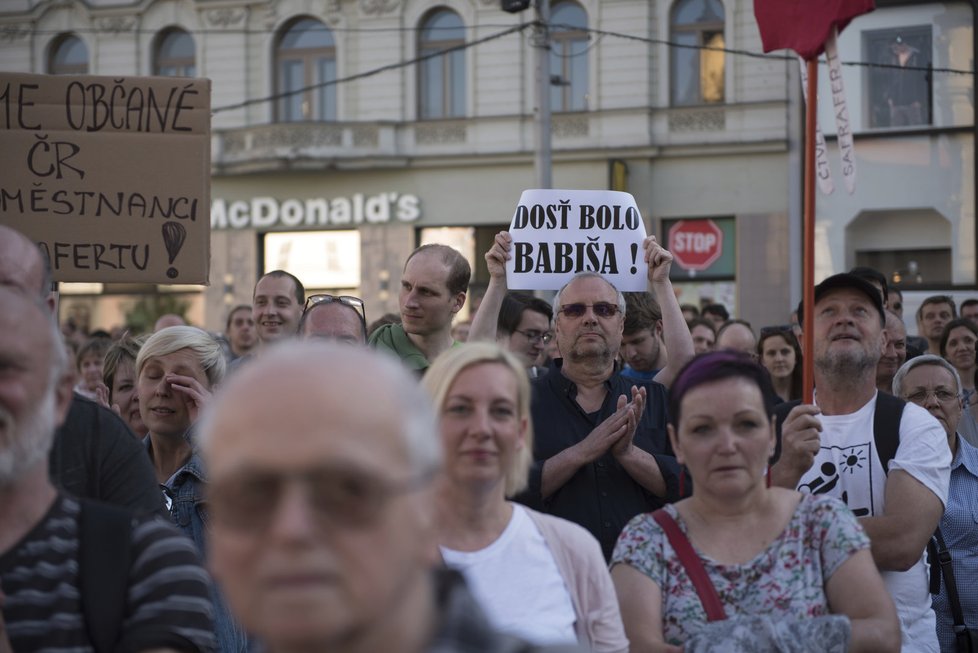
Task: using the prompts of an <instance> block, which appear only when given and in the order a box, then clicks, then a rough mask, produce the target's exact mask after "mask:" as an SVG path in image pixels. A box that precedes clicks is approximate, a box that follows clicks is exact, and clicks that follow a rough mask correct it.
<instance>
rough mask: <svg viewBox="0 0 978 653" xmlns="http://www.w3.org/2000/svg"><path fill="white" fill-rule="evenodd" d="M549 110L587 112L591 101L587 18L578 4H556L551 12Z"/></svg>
mask: <svg viewBox="0 0 978 653" xmlns="http://www.w3.org/2000/svg"><path fill="white" fill-rule="evenodd" d="M550 24H551V25H553V26H554V27H553V29H552V30H551V32H550V36H551V41H552V45H551V49H550V75H551V77H552V78H553V79H554V80H555V81H554V84H553V85H552V86H551V87H550V108H551V110H553V111H584V110H586V109H587V101H588V66H587V57H588V54H587V53H588V33H587V14H586V13H585V12H584V9H583V8H582V7H581V6H580V5H579V4H577V3H576V2H557V3H554V5H553V7H552V8H551V10H550Z"/></svg>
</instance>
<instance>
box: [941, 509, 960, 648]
mask: <svg viewBox="0 0 978 653" xmlns="http://www.w3.org/2000/svg"><path fill="white" fill-rule="evenodd" d="M934 538H935V539H936V540H937V561H938V562H939V563H940V565H941V575H942V576H944V586H945V587H947V601H948V603H950V604H951V616H952V617H954V625H955V631H957V626H964V614H963V613H962V612H961V602H960V601H959V600H958V586H957V584H955V582H954V570H953V569H952V568H951V552H950V551H948V549H947V544H945V543H944V536H942V535H941V529H940V528H938V529H937V530H936V531H934Z"/></svg>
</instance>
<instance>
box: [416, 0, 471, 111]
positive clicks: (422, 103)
mask: <svg viewBox="0 0 978 653" xmlns="http://www.w3.org/2000/svg"><path fill="white" fill-rule="evenodd" d="M419 38H420V40H419V42H418V54H419V55H421V56H425V55H428V54H432V53H434V52H438V51H440V50H444V49H446V48H451V47H454V46H459V45H463V44H464V43H465V25H463V24H462V19H461V18H460V17H459V15H458V14H456V13H455V12H454V11H450V10H448V9H436V10H435V11H433V12H431V13H430V14H428V15H427V16H426V17H425V19H424V20H423V21H422V23H421V32H420V37H419ZM418 68H419V69H418V115H419V117H420V118H421V119H422V120H426V119H430V118H460V117H463V116H464V115H465V51H464V50H455V51H453V52H448V53H446V54H443V55H439V56H437V57H432V58H430V59H425V60H424V61H422V62H421V63H419V64H418Z"/></svg>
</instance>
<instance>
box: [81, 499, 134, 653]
mask: <svg viewBox="0 0 978 653" xmlns="http://www.w3.org/2000/svg"><path fill="white" fill-rule="evenodd" d="M132 517H133V514H132V513H131V512H130V511H128V510H126V509H124V508H122V507H119V506H113V505H109V504H106V503H101V502H98V501H90V500H82V501H81V517H80V520H79V527H78V578H79V590H80V595H81V607H82V615H83V616H84V618H85V630H86V631H87V633H88V638H89V640H91V642H92V645H93V646H94V648H95V651H96V652H97V653H111V652H112V651H114V650H115V647H116V643H117V642H118V641H119V635H120V633H121V631H122V622H123V620H124V619H125V616H126V595H127V590H128V588H129V566H130V563H131V561H130V538H131V537H132Z"/></svg>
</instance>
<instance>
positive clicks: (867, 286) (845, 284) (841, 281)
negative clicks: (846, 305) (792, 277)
mask: <svg viewBox="0 0 978 653" xmlns="http://www.w3.org/2000/svg"><path fill="white" fill-rule="evenodd" d="M839 288H851V289H852V290H858V291H859V292H861V293H862V294H864V295H866V297H868V298H869V301H870V302H872V304H873V307H874V308H875V309H876V312H877V313H879V314H880V321H881V322H882V323H884V324H885V323H886V313H885V311H884V309H883V295H882V294H881V293H880V291H879V288H877V287H876V286H874V285H873V284H871V283H869V282H868V281H866V280H865V279H863V278H862V277H857V276H856V275H854V274H849V273H848V272H842V273H840V274H833V275H832V276H831V277H827V278H826V279H824V280H823V281H822V283H820V284H818V285H816V286H815V303H816V304H817V303H818V301H819V300H820V299H821V298H822V297H824V296H825V294H826V293H828V292H829V291H832V290H838V289H839Z"/></svg>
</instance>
